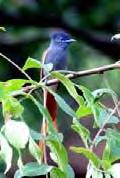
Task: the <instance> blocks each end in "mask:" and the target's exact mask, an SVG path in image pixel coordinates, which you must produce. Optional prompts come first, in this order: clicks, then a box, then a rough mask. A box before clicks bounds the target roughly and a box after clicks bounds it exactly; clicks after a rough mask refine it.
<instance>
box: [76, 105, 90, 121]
mask: <svg viewBox="0 0 120 178" xmlns="http://www.w3.org/2000/svg"><path fill="white" fill-rule="evenodd" d="M76 114H77V116H78V117H79V118H81V117H86V116H89V115H91V114H92V110H91V108H90V107H88V106H86V105H80V107H79V108H78V110H77V111H76Z"/></svg>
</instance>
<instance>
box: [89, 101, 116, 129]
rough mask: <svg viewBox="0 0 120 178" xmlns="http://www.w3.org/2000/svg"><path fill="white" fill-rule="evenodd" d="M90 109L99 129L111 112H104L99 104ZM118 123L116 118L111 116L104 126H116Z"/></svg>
mask: <svg viewBox="0 0 120 178" xmlns="http://www.w3.org/2000/svg"><path fill="white" fill-rule="evenodd" d="M92 109H93V113H94V118H95V122H96V124H97V126H99V127H101V126H102V125H103V123H104V122H105V120H107V119H108V118H109V115H110V114H111V112H110V111H107V110H105V109H104V108H102V107H101V106H100V105H99V104H94V106H92ZM118 123H119V119H118V117H116V116H114V115H112V116H111V117H110V119H109V120H108V122H107V123H106V124H118Z"/></svg>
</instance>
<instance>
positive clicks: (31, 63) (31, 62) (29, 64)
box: [22, 57, 42, 70]
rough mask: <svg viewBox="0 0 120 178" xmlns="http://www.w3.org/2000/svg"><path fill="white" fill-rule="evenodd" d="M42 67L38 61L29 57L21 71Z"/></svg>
mask: <svg viewBox="0 0 120 178" xmlns="http://www.w3.org/2000/svg"><path fill="white" fill-rule="evenodd" d="M41 67H42V64H41V62H40V61H37V60H35V59H33V58H31V57H28V58H27V60H26V62H25V64H24V66H23V68H22V69H23V70H27V69H30V68H39V69H40V68H41Z"/></svg>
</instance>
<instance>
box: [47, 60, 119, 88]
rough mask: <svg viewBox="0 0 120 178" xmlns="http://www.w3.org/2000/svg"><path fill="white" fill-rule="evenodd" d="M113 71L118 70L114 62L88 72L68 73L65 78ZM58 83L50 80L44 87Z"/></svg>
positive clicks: (117, 64) (117, 63)
mask: <svg viewBox="0 0 120 178" xmlns="http://www.w3.org/2000/svg"><path fill="white" fill-rule="evenodd" d="M115 69H120V63H119V62H116V63H114V64H110V65H105V66H102V67H97V68H93V69H89V70H83V71H78V72H75V71H74V72H72V71H71V72H70V73H69V74H68V75H66V77H67V78H69V79H75V78H78V77H84V76H90V75H95V74H103V73H104V72H107V71H110V70H115ZM66 73H68V71H66ZM58 82H59V81H58V80H57V79H52V80H48V81H47V83H46V85H47V86H51V85H54V84H56V83H58Z"/></svg>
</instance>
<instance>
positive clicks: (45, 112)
mask: <svg viewBox="0 0 120 178" xmlns="http://www.w3.org/2000/svg"><path fill="white" fill-rule="evenodd" d="M29 98H30V99H31V100H32V101H33V102H34V104H35V105H36V106H37V108H38V110H39V111H40V113H41V114H42V115H43V116H44V117H45V119H46V121H47V123H48V128H49V129H48V132H49V133H50V134H53V135H54V136H55V138H56V139H57V140H59V136H58V133H57V131H56V129H55V128H54V127H53V124H52V119H51V116H50V114H49V112H48V110H47V109H46V108H44V106H43V105H42V104H41V103H40V101H39V102H38V101H37V100H36V99H35V98H34V97H33V96H32V95H29Z"/></svg>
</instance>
